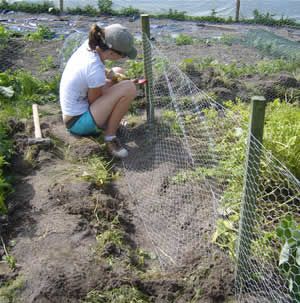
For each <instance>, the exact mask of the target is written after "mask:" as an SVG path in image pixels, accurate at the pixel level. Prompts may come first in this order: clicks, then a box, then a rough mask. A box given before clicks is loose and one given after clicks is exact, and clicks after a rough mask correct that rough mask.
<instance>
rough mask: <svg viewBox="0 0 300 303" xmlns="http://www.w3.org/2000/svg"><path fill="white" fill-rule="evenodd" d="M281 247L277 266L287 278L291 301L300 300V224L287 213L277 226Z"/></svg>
mask: <svg viewBox="0 0 300 303" xmlns="http://www.w3.org/2000/svg"><path fill="white" fill-rule="evenodd" d="M276 232H277V236H278V237H279V239H280V241H281V243H282V248H281V252H280V257H279V267H280V269H281V271H282V273H283V274H284V276H285V277H286V278H287V279H288V282H289V290H290V292H291V296H292V298H293V302H294V303H297V302H299V300H300V224H297V222H296V221H295V219H293V217H292V216H290V215H288V216H287V217H286V218H284V219H283V220H281V222H280V223H279V226H278V227H277V230H276Z"/></svg>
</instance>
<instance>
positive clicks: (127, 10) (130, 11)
mask: <svg viewBox="0 0 300 303" xmlns="http://www.w3.org/2000/svg"><path fill="white" fill-rule="evenodd" d="M118 14H119V15H121V16H135V15H140V14H141V12H140V10H139V9H137V8H134V7H132V6H129V7H123V8H121V9H120V10H119V12H118Z"/></svg>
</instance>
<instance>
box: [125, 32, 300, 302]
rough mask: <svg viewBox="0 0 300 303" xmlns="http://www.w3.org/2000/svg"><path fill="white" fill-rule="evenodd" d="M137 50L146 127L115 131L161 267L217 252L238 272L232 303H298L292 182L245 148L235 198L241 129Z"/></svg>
mask: <svg viewBox="0 0 300 303" xmlns="http://www.w3.org/2000/svg"><path fill="white" fill-rule="evenodd" d="M144 40H145V41H146V45H147V49H146V53H148V55H149V56H150V55H151V58H152V59H151V63H152V69H153V71H152V76H153V87H152V101H153V104H154V107H155V122H154V123H151V124H149V123H147V119H146V115H145V114H144V115H138V116H135V117H134V126H131V127H129V128H127V129H126V130H124V138H125V141H126V144H127V145H128V147H129V154H130V156H129V158H128V159H126V160H125V161H124V168H125V172H126V180H127V182H128V184H129V188H130V190H131V193H132V195H133V196H134V197H135V199H136V209H137V211H138V213H139V215H140V217H141V218H142V220H143V223H144V226H145V230H146V231H147V234H148V236H149V238H150V239H151V242H152V244H153V246H154V249H155V251H156V253H157V256H158V258H159V260H160V262H161V264H162V266H163V267H164V268H170V267H173V266H181V265H182V264H184V262H186V260H187V258H190V257H191V256H196V255H205V254H212V252H213V251H214V250H216V249H217V250H219V249H220V248H221V249H222V248H223V249H224V248H225V250H226V251H227V253H229V254H230V255H231V257H232V260H233V262H235V263H236V264H237V266H236V294H237V298H238V301H239V302H297V301H293V300H296V299H295V298H296V296H297V295H298V294H299V289H298V287H299V286H298V285H299V282H298V281H299V278H300V276H299V274H300V272H299V240H300V238H299V235H300V231H299V223H300V219H299V202H300V200H299V199H300V186H299V182H298V181H297V179H296V178H295V177H294V176H293V175H292V174H290V173H289V171H288V170H287V169H286V168H285V167H284V166H283V165H282V164H281V163H279V162H278V161H277V160H276V159H275V158H274V157H273V156H272V155H271V153H270V152H268V151H267V150H266V149H265V148H264V147H263V146H262V145H261V144H260V143H259V142H257V141H256V140H255V138H252V141H254V145H253V146H254V147H253V148H252V149H251V152H252V157H251V158H250V160H249V162H251V163H249V165H252V167H253V168H252V170H249V171H248V183H247V187H246V188H245V191H244V195H243V184H244V181H243V180H244V178H245V168H246V167H245V154H246V145H247V144H246V143H247V133H248V123H246V121H244V120H243V119H242V118H241V116H239V114H238V113H236V112H233V111H231V110H230V109H225V108H224V107H223V106H221V105H220V104H218V103H216V102H215V101H214V100H213V99H212V98H210V97H209V96H207V95H206V94H205V93H203V92H202V91H201V90H199V89H198V88H197V87H196V86H195V85H194V84H193V83H192V82H191V80H190V79H189V78H187V77H186V76H185V74H183V73H182V72H181V71H180V70H179V69H178V67H177V66H176V65H174V64H172V63H171V62H170V61H169V60H168V59H167V57H166V56H165V55H163V54H162V53H161V52H160V50H159V49H157V48H156V47H155V46H154V45H153V43H152V42H151V41H149V40H147V38H146V37H144ZM148 63H149V62H148ZM146 64H147V62H146ZM130 119H133V117H129V125H130ZM241 150H242V151H243V152H242V153H241V154H242V155H243V156H242V157H239V155H240V153H239V152H237V151H241ZM255 197H256V198H255ZM251 199H254V200H255V206H250V207H249V206H248V207H247V206H246V207H245V206H244V207H243V212H242V214H243V216H242V218H240V208H241V206H242V202H241V201H243V200H244V201H246V203H247V201H248V200H251ZM240 220H241V222H242V226H243V228H240V229H241V231H240V237H239V236H238V235H239V225H240V223H239V222H240ZM249 300H250V301H249Z"/></svg>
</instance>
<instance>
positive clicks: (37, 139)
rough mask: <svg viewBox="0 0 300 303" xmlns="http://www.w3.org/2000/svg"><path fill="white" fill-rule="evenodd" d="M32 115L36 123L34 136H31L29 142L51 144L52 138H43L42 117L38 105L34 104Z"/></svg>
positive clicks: (31, 143)
mask: <svg viewBox="0 0 300 303" xmlns="http://www.w3.org/2000/svg"><path fill="white" fill-rule="evenodd" d="M32 115H33V124H34V138H30V139H29V140H28V143H29V144H30V145H33V144H38V143H39V144H46V145H47V144H50V142H51V140H50V138H43V136H42V131H41V126H40V118H39V111H38V105H37V104H32Z"/></svg>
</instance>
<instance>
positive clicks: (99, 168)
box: [82, 156, 113, 186]
mask: <svg viewBox="0 0 300 303" xmlns="http://www.w3.org/2000/svg"><path fill="white" fill-rule="evenodd" d="M82 176H83V178H84V179H86V180H89V181H92V182H94V183H95V184H96V185H98V186H102V185H104V184H106V183H108V182H109V181H110V180H111V179H112V177H113V176H112V174H111V172H110V163H108V162H107V161H105V160H104V159H103V158H102V157H97V156H94V157H91V158H90V159H89V160H88V162H87V170H86V171H85V172H84V173H83V175H82Z"/></svg>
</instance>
